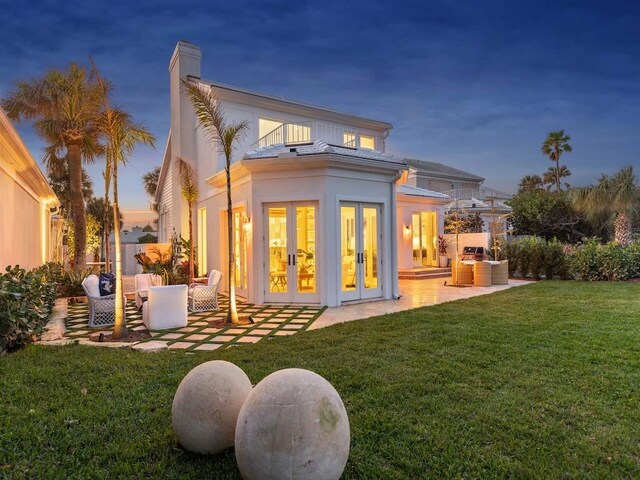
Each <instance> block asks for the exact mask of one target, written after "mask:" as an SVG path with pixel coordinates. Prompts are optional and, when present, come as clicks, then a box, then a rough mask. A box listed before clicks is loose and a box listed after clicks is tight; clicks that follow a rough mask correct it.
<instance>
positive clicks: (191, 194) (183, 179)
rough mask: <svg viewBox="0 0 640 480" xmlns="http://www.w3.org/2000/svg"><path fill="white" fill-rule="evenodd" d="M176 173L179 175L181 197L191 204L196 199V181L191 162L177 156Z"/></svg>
mask: <svg viewBox="0 0 640 480" xmlns="http://www.w3.org/2000/svg"><path fill="white" fill-rule="evenodd" d="M178 173H179V175H180V189H181V191H182V197H183V198H184V199H185V200H186V201H187V202H189V204H192V203H193V202H196V201H197V200H198V193H199V192H198V183H197V181H196V178H195V174H194V171H193V168H192V167H191V164H190V163H189V162H188V161H186V160H185V159H184V158H182V157H178Z"/></svg>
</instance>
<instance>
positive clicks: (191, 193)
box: [178, 157, 199, 284]
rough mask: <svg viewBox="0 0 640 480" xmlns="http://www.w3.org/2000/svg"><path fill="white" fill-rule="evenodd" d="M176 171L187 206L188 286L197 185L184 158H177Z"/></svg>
mask: <svg viewBox="0 0 640 480" xmlns="http://www.w3.org/2000/svg"><path fill="white" fill-rule="evenodd" d="M178 171H179V173H180V190H181V192H182V198H184V199H185V200H186V201H187V205H188V206H189V284H191V282H193V277H195V267H194V258H193V257H194V250H195V249H194V248H193V247H194V242H193V205H194V204H195V202H197V201H198V195H199V192H198V184H197V182H196V177H195V174H194V172H193V168H191V165H190V164H189V162H187V161H186V160H185V159H184V158H181V157H178Z"/></svg>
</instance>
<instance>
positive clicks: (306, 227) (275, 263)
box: [264, 202, 320, 304]
mask: <svg viewBox="0 0 640 480" xmlns="http://www.w3.org/2000/svg"><path fill="white" fill-rule="evenodd" d="M264 218H265V222H266V225H265V233H266V235H265V249H266V251H265V265H264V266H265V269H264V270H265V280H264V281H265V292H264V293H265V301H266V302H276V303H309V304H312V303H318V302H319V301H320V292H319V291H318V264H317V251H318V232H317V228H316V226H317V218H318V207H317V203H315V202H286V203H274V204H266V205H265V206H264Z"/></svg>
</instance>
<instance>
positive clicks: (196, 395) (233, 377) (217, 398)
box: [171, 360, 251, 454]
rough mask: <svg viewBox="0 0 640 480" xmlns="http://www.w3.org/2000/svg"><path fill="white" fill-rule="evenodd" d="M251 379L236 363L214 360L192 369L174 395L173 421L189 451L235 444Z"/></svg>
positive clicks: (210, 451)
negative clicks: (239, 417) (239, 416)
mask: <svg viewBox="0 0 640 480" xmlns="http://www.w3.org/2000/svg"><path fill="white" fill-rule="evenodd" d="M249 392H251V380H249V377H247V375H246V374H245V373H244V372H243V371H242V369H240V367H237V366H236V365H234V364H233V363H229V362H224V361H221V360H215V361H212V362H205V363H202V364H200V365H198V366H197V367H195V368H194V369H193V370H191V371H190V372H189V373H188V374H187V375H186V376H185V377H184V378H183V379H182V382H180V385H179V386H178V390H177V391H176V394H175V396H174V397H173V406H172V408H171V420H172V423H173V430H174V431H175V432H176V435H177V436H178V442H180V445H182V447H183V448H185V449H186V450H189V451H190V452H195V453H201V454H214V453H220V452H222V451H224V450H226V449H227V448H229V447H232V446H233V441H234V435H235V430H236V421H237V420H238V413H239V412H240V408H241V407H242V404H243V403H244V401H245V399H246V398H247V395H249Z"/></svg>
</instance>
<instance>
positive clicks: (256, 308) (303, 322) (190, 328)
mask: <svg viewBox="0 0 640 480" xmlns="http://www.w3.org/2000/svg"><path fill="white" fill-rule="evenodd" d="M219 303H220V309H219V310H215V311H212V312H199V313H192V312H189V318H188V324H187V326H186V327H183V328H175V329H168V330H161V331H152V332H150V333H151V338H148V339H145V340H142V342H148V341H151V340H153V341H154V342H158V341H160V342H166V345H167V346H168V347H169V348H170V349H180V350H189V351H203V350H215V349H217V348H220V347H229V346H237V345H244V344H250V343H256V342H259V341H260V340H263V339H265V338H270V337H280V336H285V335H293V334H295V333H297V332H300V331H303V330H306V329H307V328H308V327H309V326H310V325H311V324H312V323H313V321H314V320H316V319H317V318H318V317H319V316H320V314H321V313H322V312H323V311H324V310H325V308H324V307H310V306H301V305H254V304H250V303H238V314H239V315H240V316H248V315H249V316H251V318H253V320H254V321H255V322H256V323H255V324H252V325H240V326H236V325H231V326H228V327H224V328H214V327H212V326H211V325H210V324H209V322H212V321H215V320H219V319H224V318H225V317H226V312H227V310H228V305H229V304H228V299H227V298H226V297H219ZM126 313H127V327H128V328H129V330H133V331H138V330H146V327H145V326H144V324H143V323H142V313H140V312H138V309H137V308H136V306H135V303H134V302H132V301H129V302H127V307H126ZM88 321H89V314H88V305H87V304H84V303H72V304H69V307H68V316H67V333H66V335H65V336H66V337H67V338H72V339H73V338H88V337H89V335H90V334H92V333H94V332H100V331H105V332H110V331H111V330H110V328H109V327H106V328H89V326H88Z"/></svg>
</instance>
